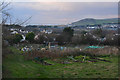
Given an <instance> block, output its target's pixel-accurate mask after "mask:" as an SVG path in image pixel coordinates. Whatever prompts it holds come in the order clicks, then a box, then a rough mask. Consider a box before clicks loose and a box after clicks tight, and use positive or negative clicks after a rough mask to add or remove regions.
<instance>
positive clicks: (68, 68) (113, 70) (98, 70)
mask: <svg viewBox="0 0 120 80" xmlns="http://www.w3.org/2000/svg"><path fill="white" fill-rule="evenodd" d="M11 48H12V47H11ZM12 49H13V50H14V52H15V53H17V52H18V51H17V50H15V48H12ZM15 53H14V54H7V55H6V56H5V57H4V58H3V78H118V57H117V56H111V57H107V56H105V57H100V58H104V59H107V60H109V61H111V62H104V61H98V62H85V63H80V62H72V61H71V63H69V64H61V63H57V62H56V61H54V60H51V59H46V61H47V62H49V63H52V64H54V65H42V64H38V63H36V62H35V61H33V60H25V58H24V56H23V55H20V54H15ZM56 60H59V59H56ZM60 60H61V61H62V60H67V59H60Z"/></svg>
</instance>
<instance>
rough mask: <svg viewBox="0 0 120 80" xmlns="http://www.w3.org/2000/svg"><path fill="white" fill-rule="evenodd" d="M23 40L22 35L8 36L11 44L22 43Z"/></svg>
mask: <svg viewBox="0 0 120 80" xmlns="http://www.w3.org/2000/svg"><path fill="white" fill-rule="evenodd" d="M21 39H23V37H22V35H21V34H14V35H9V36H6V39H5V40H7V41H8V42H9V43H10V44H17V43H19V42H20V40H21Z"/></svg>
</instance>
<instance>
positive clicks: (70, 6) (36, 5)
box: [9, 2, 118, 25]
mask: <svg viewBox="0 0 120 80" xmlns="http://www.w3.org/2000/svg"><path fill="white" fill-rule="evenodd" d="M9 7H10V8H11V9H10V10H9V12H10V14H11V16H12V20H13V22H15V21H17V22H19V21H24V20H26V19H28V18H29V17H31V16H32V17H31V19H30V20H29V21H28V24H40V25H41V24H70V23H72V22H75V21H79V20H81V19H84V18H95V19H104V18H117V17H118V2H12V3H11V4H10V5H9Z"/></svg>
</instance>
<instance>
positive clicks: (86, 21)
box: [71, 18, 118, 26]
mask: <svg viewBox="0 0 120 80" xmlns="http://www.w3.org/2000/svg"><path fill="white" fill-rule="evenodd" d="M106 23H118V18H110V19H93V18H86V19H82V20H79V21H76V22H73V23H71V25H74V26H80V25H83V26H85V25H96V24H106Z"/></svg>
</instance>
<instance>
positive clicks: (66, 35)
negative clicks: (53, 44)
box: [62, 27, 74, 42]
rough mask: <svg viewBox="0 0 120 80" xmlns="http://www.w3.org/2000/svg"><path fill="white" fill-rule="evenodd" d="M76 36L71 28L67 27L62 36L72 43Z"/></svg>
mask: <svg viewBox="0 0 120 80" xmlns="http://www.w3.org/2000/svg"><path fill="white" fill-rule="evenodd" d="M73 34H74V30H73V29H71V27H66V28H64V30H63V33H62V35H64V39H65V41H66V42H70V41H71V39H72V37H73Z"/></svg>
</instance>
